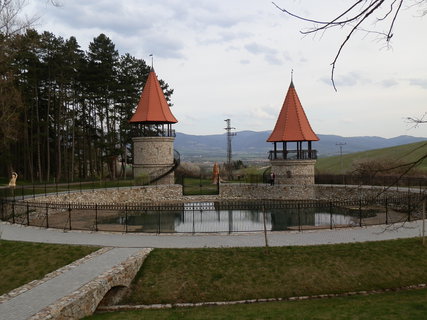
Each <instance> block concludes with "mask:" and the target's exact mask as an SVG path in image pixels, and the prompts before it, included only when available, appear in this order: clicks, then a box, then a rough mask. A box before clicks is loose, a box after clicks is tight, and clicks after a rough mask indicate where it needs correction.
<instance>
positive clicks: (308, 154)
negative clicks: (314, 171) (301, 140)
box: [268, 150, 317, 160]
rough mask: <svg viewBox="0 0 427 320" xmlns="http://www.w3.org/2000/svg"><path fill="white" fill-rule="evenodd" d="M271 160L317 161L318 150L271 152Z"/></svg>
mask: <svg viewBox="0 0 427 320" xmlns="http://www.w3.org/2000/svg"><path fill="white" fill-rule="evenodd" d="M268 159H270V160H279V159H287V160H311V159H317V150H270V151H269V154H268Z"/></svg>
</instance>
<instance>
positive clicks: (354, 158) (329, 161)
mask: <svg viewBox="0 0 427 320" xmlns="http://www.w3.org/2000/svg"><path fill="white" fill-rule="evenodd" d="M426 154H427V141H423V142H417V143H411V144H405V145H400V146H395V147H389V148H382V149H375V150H369V151H363V152H356V153H351V154H344V155H343V156H342V168H343V172H351V171H352V170H353V164H355V163H357V162H358V161H364V160H378V161H381V162H385V163H390V164H391V163H393V162H399V163H411V162H413V161H416V160H418V159H420V158H421V157H422V156H424V155H426ZM417 168H418V169H420V170H422V171H425V172H427V160H424V161H423V162H422V163H420V165H419V166H417ZM316 169H317V170H318V172H320V173H340V172H341V157H340V156H333V157H328V158H320V159H318V160H317V163H316Z"/></svg>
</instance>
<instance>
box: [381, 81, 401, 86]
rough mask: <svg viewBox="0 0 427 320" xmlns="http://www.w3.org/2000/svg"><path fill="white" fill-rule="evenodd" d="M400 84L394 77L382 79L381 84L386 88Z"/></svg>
mask: <svg viewBox="0 0 427 320" xmlns="http://www.w3.org/2000/svg"><path fill="white" fill-rule="evenodd" d="M398 84H399V82H397V81H396V80H394V79H386V80H383V81H381V85H382V86H383V87H385V88H390V87H394V86H397V85H398Z"/></svg>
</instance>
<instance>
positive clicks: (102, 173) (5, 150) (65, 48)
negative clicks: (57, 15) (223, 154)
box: [0, 29, 173, 182]
mask: <svg viewBox="0 0 427 320" xmlns="http://www.w3.org/2000/svg"><path fill="white" fill-rule="evenodd" d="M149 71H150V66H147V64H146V63H145V61H144V60H141V59H137V58H135V57H133V56H131V55H129V54H124V55H120V54H119V52H118V51H117V50H116V49H115V45H114V43H113V42H112V41H111V40H110V39H109V38H108V37H107V36H106V35H104V34H100V35H99V36H97V37H96V38H94V39H93V41H92V42H91V43H90V44H89V48H88V51H87V52H85V51H83V50H81V49H80V46H79V44H78V42H77V39H76V38H75V37H70V38H69V39H63V38H61V37H57V36H55V35H54V34H52V33H50V32H43V33H42V34H40V33H38V32H37V31H35V30H32V29H28V30H27V31H25V33H22V34H18V33H17V34H13V35H8V34H5V33H4V32H3V33H2V32H0V150H1V153H0V177H9V176H10V174H11V172H12V171H16V172H17V173H18V174H19V176H20V178H24V179H27V180H30V181H33V182H37V181H73V180H76V179H87V178H97V179H100V178H105V177H109V178H112V179H115V178H117V177H119V176H121V175H124V174H125V173H124V172H125V171H124V167H123V166H124V164H125V163H131V162H132V159H131V155H132V152H131V150H130V148H131V147H132V140H131V138H132V133H131V127H130V125H129V123H128V120H129V119H130V118H131V115H132V113H133V111H134V110H135V107H136V105H137V103H138V100H139V98H140V94H141V91H142V88H143V86H144V84H145V81H146V79H147V76H148V73H149ZM160 83H161V86H162V88H163V90H164V92H165V96H166V98H167V99H168V101H170V97H171V95H172V93H173V90H172V89H170V88H169V86H168V84H167V83H165V82H164V81H162V80H160ZM117 162H121V163H122V169H121V170H116V163H117Z"/></svg>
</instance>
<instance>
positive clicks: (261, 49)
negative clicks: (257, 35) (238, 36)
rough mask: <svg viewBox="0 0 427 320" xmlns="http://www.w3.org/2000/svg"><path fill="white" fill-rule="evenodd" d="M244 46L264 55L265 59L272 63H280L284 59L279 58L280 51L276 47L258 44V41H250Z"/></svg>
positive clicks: (248, 49)
mask: <svg viewBox="0 0 427 320" xmlns="http://www.w3.org/2000/svg"><path fill="white" fill-rule="evenodd" d="M244 48H245V49H246V50H247V51H249V52H250V53H252V54H255V55H263V56H264V59H265V60H266V61H267V62H268V63H269V64H272V65H280V64H282V61H281V60H280V59H279V58H278V56H277V55H278V51H277V50H276V49H273V48H270V47H267V46H264V45H261V44H258V43H256V42H251V43H248V44H246V45H245V46H244Z"/></svg>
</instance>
